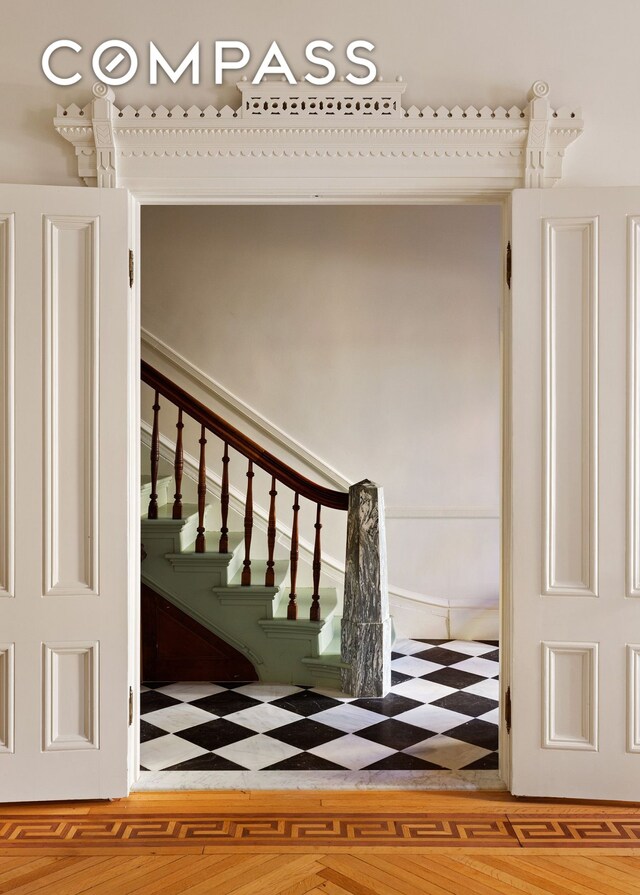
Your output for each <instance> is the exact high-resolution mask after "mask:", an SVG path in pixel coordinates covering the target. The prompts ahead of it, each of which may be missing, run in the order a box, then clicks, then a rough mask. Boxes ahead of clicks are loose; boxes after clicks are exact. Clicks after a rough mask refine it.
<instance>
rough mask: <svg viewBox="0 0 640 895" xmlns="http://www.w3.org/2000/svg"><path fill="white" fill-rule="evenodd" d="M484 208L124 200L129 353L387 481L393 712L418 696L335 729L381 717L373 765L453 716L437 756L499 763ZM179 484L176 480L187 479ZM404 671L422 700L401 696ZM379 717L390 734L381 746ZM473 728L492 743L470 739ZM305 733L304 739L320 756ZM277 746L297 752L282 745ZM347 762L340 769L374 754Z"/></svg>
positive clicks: (495, 406)
mask: <svg viewBox="0 0 640 895" xmlns="http://www.w3.org/2000/svg"><path fill="white" fill-rule="evenodd" d="M501 226H502V224H501V215H500V208H499V207H497V206H486V205H475V206H474V205H467V206H458V207H456V206H429V205H414V206H402V205H393V206H389V205H387V206H385V205H380V206H375V207H366V206H335V205H333V206H324V207H318V206H310V205H304V206H296V207H291V206H220V205H218V206H198V207H194V206H180V207H175V206H165V207H150V208H145V209H143V213H142V231H141V232H142V270H143V287H142V330H143V356H144V355H145V354H146V353H147V352H150V353H151V354H152V355H153V357H154V359H155V360H160V361H162V358H161V355H162V354H164V362H166V363H168V364H169V365H170V366H171V367H172V368H173V370H174V372H175V373H176V375H178V376H179V377H182V379H183V382H190V383H191V385H192V386H193V385H194V383H195V379H196V377H194V370H197V371H199V372H201V373H204V374H205V376H204V385H206V380H207V379H208V380H209V381H210V382H211V381H213V383H214V386H215V388H214V389H213V390H209V398H211V395H212V394H214V393H215V398H216V400H217V401H218V406H217V407H216V408H214V409H216V410H218V411H219V412H220V411H222V410H225V409H226V411H227V413H229V412H231V413H232V415H233V414H235V421H236V422H237V421H238V420H237V417H238V416H240V417H244V419H243V420H242V422H243V424H244V426H245V427H247V426H249V430H250V431H249V434H252V435H254V436H261V437H262V440H264V439H265V437H266V438H267V440H269V439H275V440H276V441H277V440H279V441H280V447H281V448H282V446H283V442H284V446H285V447H286V448H287V450H288V454H287V459H291V457H292V456H293V457H294V459H295V460H296V461H297V463H298V464H299V466H300V468H301V469H303V470H304V471H305V472H309V471H311V472H313V471H315V472H316V474H317V473H318V470H320V472H321V474H322V475H324V476H326V477H327V479H328V480H329V481H331V478H333V482H334V486H335V484H339V485H340V484H342V483H343V482H344V483H348V482H349V481H356V480H358V479H361V478H363V477H365V476H367V477H370V478H374V479H377V480H379V481H380V483H381V484H382V485H384V486H385V489H386V496H387V504H388V506H387V517H386V518H387V538H388V544H389V583H390V592H391V604H392V614H393V615H394V616H396V619H397V622H396V625H397V628H398V629H399V630H398V631H397V633H398V635H399V639H398V644H397V646H396V648H395V651H394V659H393V671H394V681H395V683H394V688H400V689H401V688H403V687H404V690H406V691H407V693H406V694H405V693H404V691H403V693H396V694H395V695H396V697H401V698H402V697H403V698H405V699H409V700H411V699H412V698H413V699H414V702H416V703H419V704H415V705H411V706H409V705H408V704H407V706H406V707H404V708H405V711H411V710H414V714H415V710H416V709H419V711H418V712H417V714H416V715H415V717H413V716H412V719H409V718H407V719H404V718H400V719H397V715H398V712H391V711H389V712H388V713H384V714H382V716H381V715H378V717H377V718H376V717H374V718H367V719H366V720H368V721H370V722H371V723H370V724H369V725H366V726H365V727H360V728H358V730H357V731H356V733H355V734H354V733H352V732H350V731H346V732H345V731H343V733H345V734H346V735H348V736H352V737H353V736H355V737H357V738H360V732H361V731H362V730H365V729H366V727H371V728H374V727H376V728H377V727H379V726H380V725H382V726H385V725H386V728H389V730H387V729H386V728H385V730H384V731H382V730H380V731H376V736H377V738H378V739H381V738H382V740H383V742H381V743H377V744H376V745H377V746H381V747H382V748H383V749H384V748H387V749H393V751H394V752H396V753H398V752H401V753H402V755H403V756H405V757H404V758H402V759H401V761H400V763H399V764H398V759H397V757H395V756H392V755H389V754H384V755H381V756H377V761H380V762H383V764H382V766H381V768H380V770H383V769H384V768H385V767H388V768H392V767H393V768H394V769H395V770H399V769H403V770H407V771H411V770H412V769H413V770H414V771H415V770H416V768H417V767H420V766H421V767H422V770H430V769H435V768H439V767H445V766H446V765H445V764H440V765H438V763H437V760H435V759H434V760H431V761H430V760H429V759H427V758H426V755H427V754H428V755H429V758H431V757H432V756H433V755H435V753H436V751H437V750H435V749H434V748H433V746H434V744H436V743H437V742H441V744H442V746H443V747H444V746H447V745H448V746H449V747H450V746H451V744H450V743H449V742H447V743H444V742H443V740H442V738H443V737H444V738H445V739H447V740H452V739H455V737H447V736H446V735H447V733H448V732H449V731H452V730H454V729H455V730H458V728H464V729H463V730H458V733H459V734H460V735H461V736H462V737H464V736H466V741H465V740H464V739H462V740H460V742H467V745H470V746H471V747H473V748H476V749H480V750H482V751H481V752H480V753H477V754H476V753H474V755H473V756H471V754H470V753H469V754H468V756H467V755H465V756H462V757H460V756H459V755H457V756H456V758H455V759H453V758H452V759H450V761H449V768H450V769H452V770H453V769H455V770H459V769H460V768H462V767H464V768H467V767H468V766H469V765H471V766H475V767H469V768H468V769H469V771H475V770H488V769H492V770H493V769H495V767H496V764H497V742H496V740H497V723H498V708H497V696H498V677H497V673H493V674H490V672H493V671H495V672H497V667H498V666H497V664H496V663H497V658H498V651H497V647H498V639H499V621H498V619H499V608H498V593H499V589H500V585H499V578H500V518H499V517H500V514H499V509H498V507H499V505H500V400H501V399H500V391H501V390H500V346H499V309H500V296H501V291H502V285H501V275H502V252H501ZM462 251H464V259H465V260H464V264H461V263H460V257H461V252H462ZM178 295H179V296H180V299H179V300H176V296H178ZM212 334H213V337H212ZM390 334H393V335H392V336H391V337H390ZM354 345H355V346H356V355H355V356H354V347H353V346H354ZM167 348H168V349H169V350H168V351H167V350H165V349H167ZM182 361H184V363H182ZM180 366H182V370H180V369H179V367H180ZM257 372H258V373H259V375H256V373H257ZM197 384H198V387H202V386H203V380H201V381H200V382H199V383H197ZM148 397H149V396H148V395H147V396H146V397H145V395H144V392H143V401H142V419H143V423H144V421H145V416H146V422H147V425H150V418H149V416H148V411H149V409H150V407H151V404H152V401H149V400H148ZM233 399H237V400H235V401H234V400H233ZM225 402H226V408H225V407H224V405H225ZM247 408H248V409H247ZM329 420H331V425H318V422H319V421H322V422H323V423H326V422H327V421H329ZM354 423H355V425H354ZM172 425H173V423H172ZM381 432H383V433H384V435H385V437H384V438H381V437H380V433H381ZM337 433H338V435H337V437H336V434H337ZM187 434H188V433H187V430H186V429H185V436H186V435H187ZM291 436H293V437H291ZM167 437H169V436H167ZM196 440H197V438H196ZM256 440H259V438H258V437H257V438H256ZM194 443H195V442H194ZM192 450H193V448H192ZM143 470H144V454H143ZM337 470H341V472H338V471H337ZM342 470H344V473H346V474H343V473H342ZM163 471H164V472H165V473H169V472H170V469H168V468H165V469H164V470H163ZM194 484H195V483H192V484H191V486H189V484H188V482H187V485H186V487H187V488H189V487H191V488H192V493H193V486H194ZM256 484H257V482H256ZM263 490H264V489H263ZM323 534H324V532H323ZM327 538H328V540H327V541H326V542H325V543H326V544H327V546H326V548H325V549H326V551H327V553H328V554H329V555H330V556H331V555H334V556H336V557H340V556H341V553H342V554H343V552H344V546H343V545H344V529H342V530H341V528H340V525H337V526H335V528H333V529H332V530H329V529H327ZM337 577H338V578H339V576H337ZM327 583H331V584H333V582H327ZM425 641H427V642H425ZM465 650H467V651H466V652H465ZM421 663H424V664H421ZM492 665H493V667H492ZM463 666H464V667H463ZM472 666H473V667H472ZM480 666H482V667H480ZM454 678H455V681H454ZM149 683H153V682H149ZM160 683H161V684H163V685H164V686H166V687H170V686H171V685H172V684H175V683H176V682H166V681H164V682H163V681H161V682H160ZM213 683H214V684H215V685H216V686H219V682H213ZM209 684H210V685H211V684H212V682H209ZM151 689H152V690H153V691H154V692H156V691H160V690H162V687H152V688H151ZM174 689H175V688H174ZM232 689H233V690H234V691H235V690H237V689H238V687H237V686H235V687H233V688H232ZM328 689H329V690H330V689H331V688H328ZM409 690H411V694H412V695H409V692H408V691H409ZM418 690H420V691H421V693H422V692H424V699H423V698H422V697H421V698H420V699H419V700H416V699H415V697H416V696H417V695H418V692H417V691H418ZM427 690H429V694H428V696H427ZM176 694H177V691H176V693H170V692H169V691H167V692H166V693H164V695H166V696H167V697H169V698H171V699H176ZM160 695H163V694H160ZM213 695H214V694H202V693H199V694H198V698H199V699H205V700H206V698H207V697H211V696H213ZM238 695H243V696H245V697H247V698H249V699H253V698H255V695H256V694H253V695H252V694H251V693H249V692H247V693H246V694H244V693H243V694H238ZM287 696H289V698H290V694H289V695H287V694H276V700H277V699H283V698H287ZM335 696H336V694H335V693H333V694H329V696H328V697H327V698H329V699H331V698H334V697H335ZM158 698H159V697H158V696H152V697H149V698H148V699H147V700H145V701H148V702H149V703H150V705H151V704H152V703H153V705H155V703H156V702H157V701H158ZM439 700H442V701H443V705H441V706H435V708H437V709H439V710H440V713H441V715H440V717H439V718H438V719H436V718H435V715H434V711H433V708H434V704H435V702H437V701H439ZM160 701H162V699H161V700H160ZM190 701H191V702H193V700H190ZM227 701H229V700H227ZM258 701H260V700H258ZM268 701H269V702H270V701H271V700H268ZM454 703H455V706H454ZM229 705H230V703H229ZM420 706H422V708H420ZM425 706H427V707H428V706H431V707H432V708H431V710H427V709H425V708H424V707H425ZM447 706H448V707H447ZM196 707H197V708H206V706H202V707H201V706H196ZM253 707H254V706H252V705H250V706H244V707H235V711H236V712H242V711H243V710H246V709H248V708H253ZM164 708H167V709H169V708H170V705H167V706H164ZM276 708H284V710H285V711H288V710H289V708H287V707H280V706H277V707H276ZM335 708H336V706H333V705H331V706H328V707H327V708H325V709H324V710H323V711H328V709H334V710H335ZM358 708H360V709H362V710H363V711H370V709H371V707H365V706H360V707H358ZM162 710H163V707H157V708H155V709H154V708H153V707H152V711H151V712H149V713H148V714H149V715H152V714H153V713H154V711H160V712H161V711H162ZM374 712H375V708H374ZM425 712H426V714H427V715H429V723H430V724H431V727H428V724H427V722H426V721H425V722H424V730H426V731H427V733H428V736H426V735H425V736H424V737H422V739H420V740H417V741H414V742H407V743H405V742H404V741H402V742H401V741H400V739H399V737H400V735H401V734H403V735H404V736H405V737H410V738H411V737H413V738H415V737H416V736H417V733H416V732H415V731H414V732H411V731H409V730H408V727H409V726H411V720H413V721H416V720H417V716H418V715H419V714H420V713H422V714H423V715H424V714H425ZM446 713H449V714H448V717H445V716H446ZM231 714H232V715H233V714H234V712H232V713H231ZM343 714H345V715H346V714H347V712H346V711H344V710H343ZM352 714H353V712H352ZM400 714H402V713H400ZM485 716H486V717H485ZM220 717H225V716H220ZM302 717H304V718H306V719H308V717H309V716H308V715H304V716H302ZM380 717H383V718H384V719H385V720H383V721H380ZM327 718H328V716H327V717H323V719H321V721H319V722H315V723H317V724H318V723H320V724H321V723H323V722H324V721H326V720H327ZM396 719H397V720H396ZM143 720H144V716H143ZM156 720H160V718H159V716H156ZM280 720H282V719H280ZM287 720H288V721H289V723H295V722H293V721H292V720H291V719H287ZM198 721H200V722H201V723H203V724H205V723H208V722H206V721H205V720H204V719H203V718H201V717H199V718H198ZM394 721H395V723H394ZM374 722H377V723H374ZM454 722H456V723H454ZM146 723H151V724H152V725H153V720H151V721H147V722H146ZM227 723H234V722H227ZM344 723H347V722H346V721H345V722H344ZM350 723H353V722H350ZM403 724H404V725H405V728H404V729H402V730H401V726H402V725H403ZM443 725H444V726H443ZM447 725H449V726H447ZM484 725H492V728H493V729H492V730H491V731H490V730H489V729H488V728H487V727H484ZM154 726H155V727H156V729H157V730H159V731H162V730H163V728H162V727H160V726H158V725H154ZM281 726H283V727H284V726H285V725H284V724H283V725H281ZM306 726H307V727H309V724H307V725H306ZM413 726H414V727H417V726H418V725H415V724H414V725H413ZM435 726H440V730H433V729H432V728H433V727H435ZM391 727H394V728H395V735H394V736H395V741H394V742H393V743H392V744H391V745H386V743H387V742H388V741H389V739H388V738H389V736H390V735H391V734H390V729H391ZM478 728H482V730H481V732H480V733H479V732H478ZM272 729H273V728H272ZM276 729H278V728H276ZM317 733H318V732H316V735H317ZM166 735H167V736H169V735H175V732H171V731H167V732H166ZM259 735H260V736H264V733H263V732H262V731H261V732H260V733H259ZM161 736H162V734H157V735H156V736H154V737H153V739H160V738H161ZM434 737H435V740H434V739H433V738H434ZM470 738H471V742H469V739H470ZM479 738H480V739H479ZM335 739H338V738H337V737H336V738H335ZM365 739H366V737H365ZM392 739H393V737H392ZM428 739H431V740H432V743H431V744H430V747H429V749H426V748H425V749H423V753H422V754H421V755H418V756H417V757H416V756H415V752H416V750H415V748H414V747H415V746H416V745H419V744H420V743H422V742H423V741H425V742H426V741H427V740H428ZM374 741H375V737H373V738H371V739H370V740H369V742H370V743H374ZM309 742H310V743H311V741H309ZM490 742H496V745H495V747H494V748H486V747H487V746H488V745H489V744H490ZM314 743H315V740H314ZM481 743H482V744H481ZM196 745H197V746H198V748H199V749H201V750H202V749H205V746H206V743H204V741H203V743H202V744H200V743H196ZM227 745H228V744H227ZM290 745H291V744H290ZM398 745H400V746H401V748H396V747H397V746H398ZM323 746H324V744H323V743H315V744H311V745H310V746H309V749H308V750H306V749H305V750H302V751H304V752H310V753H311V754H314V755H319V757H320V758H322V759H323V760H324V761H327V762H329V763H330V764H331V760H330V758H327V757H324V756H323V755H322V747H323ZM225 747H226V746H222V747H220V748H225ZM295 748H298V746H296V747H295ZM311 750H315V751H314V752H312V751H311ZM412 750H413V751H412ZM205 751H207V752H214V751H216V750H213V749H205ZM325 751H326V750H325ZM455 751H456V750H455V749H454V752H455ZM459 751H460V750H459V749H458V753H459ZM218 752H219V750H218ZM444 754H445V753H444V751H442V752H441V755H443V756H444ZM199 755H200V756H201V755H202V753H199ZM220 757H224V758H226V754H225V756H220ZM467 757H468V758H470V760H469V761H465V758H467ZM193 758H194V759H197V758H198V756H193ZM288 759H289V760H290V761H293V765H295V763H296V762H300V759H299V757H298V756H297V754H296V756H295V757H294V756H288ZM288 759H287V758H285V759H283V760H284V761H287V760H288ZM190 760H191V759H189V758H187V759H185V761H187V762H188V761H190ZM203 760H204V761H209V764H210V765H211V761H212V760H211V758H207V759H204V758H201V759H200V761H203ZM307 761H308V759H307ZM354 761H355V764H354V766H353V767H352V771H354V772H356V771H360V770H362V769H364V768H367V769H369V768H370V766H371V765H372V764H375V763H376V758H374V760H373V761H371V762H368V763H366V764H364V765H362V764H361V763H358V762H359V761H360V759H355V760H354ZM385 761H386V762H387V764H386V765H385V764H384V762H385ZM402 762H404V765H403V764H402ZM420 762H422V763H423V764H422V765H420ZM427 762H429V764H430V765H431V766H433V767H427V764H426V763H427ZM215 763H216V762H214V764H215ZM303 763H304V762H303ZM176 764H178V765H179V764H181V762H176ZM197 764H198V761H196V765H197ZM456 764H457V767H455V765H456ZM293 765H292V764H291V763H290V764H289V765H288V768H289V769H291V768H293ZM143 766H144V763H143ZM212 767H213V766H212ZM242 767H245V766H244V765H243V766H242ZM326 769H329V768H326ZM331 769H332V770H335V767H334V768H331ZM185 770H186V769H185ZM194 770H197V768H196V767H195V766H194ZM282 770H286V769H285V768H284V767H283V768H282ZM376 770H377V769H376ZM494 777H495V775H494ZM271 779H272V781H273V777H272V778H271ZM351 782H353V776H351ZM494 784H495V779H493V780H492V781H490V782H489V785H490V786H491V785H494ZM153 785H154V786H157V785H158V783H157V779H155V780H154V783H153ZM215 785H216V786H220V785H221V781H220V780H216V782H215ZM252 785H253V784H252ZM271 785H273V782H272V784H271ZM402 785H403V786H406V785H407V780H404V781H403V782H402ZM480 785H482V783H480ZM423 787H424V781H423V782H422V784H421V788H423Z"/></svg>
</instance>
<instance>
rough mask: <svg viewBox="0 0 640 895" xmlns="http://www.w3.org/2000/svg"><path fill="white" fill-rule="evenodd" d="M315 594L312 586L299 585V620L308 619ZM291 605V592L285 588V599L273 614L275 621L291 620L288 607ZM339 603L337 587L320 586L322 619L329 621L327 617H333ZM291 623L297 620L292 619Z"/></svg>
mask: <svg viewBox="0 0 640 895" xmlns="http://www.w3.org/2000/svg"><path fill="white" fill-rule="evenodd" d="M312 594H313V588H312V587H299V588H298V589H297V594H296V604H297V606H298V619H297V621H302V620H308V618H309V612H310V610H311V603H312V602H313V600H312ZM288 605H289V592H288V590H287V589H286V588H285V589H284V594H283V599H282V600H280V603H279V604H278V607H277V609H276V610H275V612H274V614H273V619H274V621H275V620H276V619H279V620H281V621H289V620H288V619H287V607H288ZM337 605H338V593H337V591H336V589H335V587H321V588H320V618H321V619H322V621H327V619H329V618H331V616H332V615H333V614H334V612H335V611H336V607H337ZM291 624H296V622H295V621H292V622H291Z"/></svg>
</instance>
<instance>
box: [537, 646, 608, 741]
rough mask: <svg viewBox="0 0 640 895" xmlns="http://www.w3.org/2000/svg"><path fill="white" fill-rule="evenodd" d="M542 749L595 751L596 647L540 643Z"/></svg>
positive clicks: (596, 720) (596, 710)
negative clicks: (541, 666) (541, 664)
mask: <svg viewBox="0 0 640 895" xmlns="http://www.w3.org/2000/svg"><path fill="white" fill-rule="evenodd" d="M542 662H543V688H542V699H543V706H542V711H543V719H544V724H543V741H542V745H543V748H545V749H568V750H583V749H586V750H590V751H594V752H595V751H597V749H598V644H597V643H543V644H542Z"/></svg>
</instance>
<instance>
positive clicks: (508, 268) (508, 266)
mask: <svg viewBox="0 0 640 895" xmlns="http://www.w3.org/2000/svg"><path fill="white" fill-rule="evenodd" d="M506 274H507V288H508V289H511V242H508V243H507V263H506Z"/></svg>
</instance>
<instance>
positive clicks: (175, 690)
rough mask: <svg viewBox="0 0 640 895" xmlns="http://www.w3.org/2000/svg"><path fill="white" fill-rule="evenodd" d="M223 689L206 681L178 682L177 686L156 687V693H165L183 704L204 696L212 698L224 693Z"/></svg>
mask: <svg viewBox="0 0 640 895" xmlns="http://www.w3.org/2000/svg"><path fill="white" fill-rule="evenodd" d="M224 691H225V688H224V687H219V686H218V685H217V684H210V683H208V682H207V681H180V682H179V683H177V684H167V686H166V687H158V693H166V694H167V696H172V697H173V699H181V700H182V701H183V702H193V701H194V700H196V699H202V698H203V697H204V696H213V694H214V693H224Z"/></svg>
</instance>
